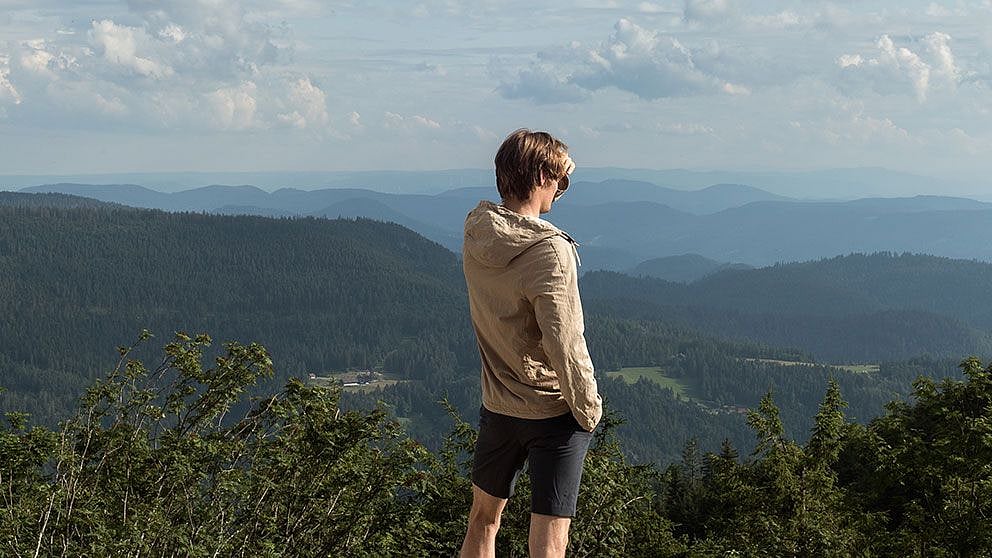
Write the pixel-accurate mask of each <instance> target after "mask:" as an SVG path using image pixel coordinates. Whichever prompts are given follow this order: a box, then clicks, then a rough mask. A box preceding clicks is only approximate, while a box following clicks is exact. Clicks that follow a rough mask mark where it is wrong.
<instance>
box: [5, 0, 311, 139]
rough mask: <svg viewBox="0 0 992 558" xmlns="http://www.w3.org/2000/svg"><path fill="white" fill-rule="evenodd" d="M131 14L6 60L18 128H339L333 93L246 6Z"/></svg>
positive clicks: (191, 6) (154, 5) (156, 7)
mask: <svg viewBox="0 0 992 558" xmlns="http://www.w3.org/2000/svg"><path fill="white" fill-rule="evenodd" d="M282 3H283V4H294V3H293V2H290V1H289V0H282ZM307 7H308V6H307V4H300V5H293V6H287V9H307ZM127 8H128V11H127V14H126V15H124V16H119V17H106V18H100V19H94V20H92V21H90V22H89V23H88V25H81V26H80V29H78V30H68V31H66V30H62V31H61V32H55V33H53V34H51V36H48V37H43V38H38V39H33V40H27V41H20V42H18V43H16V44H10V45H8V46H7V48H6V50H5V51H2V53H0V103H4V102H6V103H7V105H8V110H7V114H8V117H9V118H12V119H15V118H21V119H22V120H24V121H28V120H30V121H33V122H46V121H47V122H50V123H53V124H54V123H56V122H57V123H59V125H70V126H77V127H83V128H86V127H93V128H101V127H107V126H114V125H118V126H123V125H126V126H132V127H137V128H144V129H152V130H179V131H182V130H226V131H247V130H259V129H271V128H282V127H285V128H294V129H314V130H320V129H321V128H323V127H326V126H327V125H328V122H329V120H330V119H329V116H328V111H327V95H326V93H325V92H324V91H323V89H322V88H321V87H320V86H319V85H318V83H317V81H316V80H315V79H314V78H313V76H310V75H307V74H304V73H301V72H298V71H294V70H293V69H292V66H291V59H292V54H293V53H292V48H291V47H290V46H288V41H286V40H285V37H283V36H281V31H280V29H279V28H278V26H274V25H272V24H271V23H269V22H267V21H265V20H263V19H260V17H262V16H263V15H264V14H260V13H259V12H256V11H250V10H249V6H248V5H247V3H246V2H243V1H239V0H232V1H229V2H217V1H214V0H164V1H151V0H131V1H129V2H128V3H127ZM11 104H15V105H17V106H16V110H15V109H12V108H11V107H10V106H9V105H11ZM0 106H2V105H0Z"/></svg>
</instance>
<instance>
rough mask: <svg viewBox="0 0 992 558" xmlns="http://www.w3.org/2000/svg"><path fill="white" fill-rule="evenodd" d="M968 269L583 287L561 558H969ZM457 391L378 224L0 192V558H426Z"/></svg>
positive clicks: (800, 267) (467, 412) (873, 259)
mask: <svg viewBox="0 0 992 558" xmlns="http://www.w3.org/2000/svg"><path fill="white" fill-rule="evenodd" d="M990 270H992V266H990V265H988V264H980V263H978V262H963V261H959V260H946V259H943V258H933V257H930V256H920V255H910V254H902V255H897V254H873V255H857V254H855V255H848V256H843V257H839V258H834V259H830V260H821V261H816V262H807V263H803V264H789V265H780V266H773V267H770V268H763V269H758V270H728V271H724V272H721V273H718V274H716V275H713V276H710V277H707V278H705V279H703V280H701V281H697V282H695V283H691V284H689V285H684V284H674V283H666V282H664V281H660V280H656V279H646V278H632V277H627V276H624V275H620V274H615V273H600V272H596V273H589V274H586V275H585V276H583V277H582V279H581V281H580V289H581V291H582V296H583V301H584V306H585V308H586V336H587V339H588V343H589V348H590V352H591V354H592V357H593V360H594V362H595V364H596V367H597V378H598V381H599V383H600V390H601V392H602V394H603V395H604V398H605V400H606V408H607V410H608V419H607V420H606V421H605V424H604V425H603V427H601V429H600V431H599V432H598V434H597V442H596V446H595V449H594V450H593V451H592V453H591V454H590V456H589V460H588V464H587V469H586V471H587V473H586V478H585V480H584V484H585V485H584V488H583V492H582V494H583V499H582V500H581V501H580V511H579V517H578V518H577V523H578V524H577V526H576V528H575V529H573V533H574V536H573V540H572V543H571V545H572V547H571V549H572V554H571V555H577V556H728V555H738V556H921V557H922V556H985V555H989V553H990V552H992V548H990V543H989V537H992V535H990V534H989V533H990V530H989V525H988V522H989V515H988V512H989V511H990V510H989V509H988V506H989V504H988V503H987V502H989V496H990V495H989V491H990V489H992V488H990V487H992V479H990V471H989V469H988V467H987V466H986V465H987V464H988V463H990V462H992V455H990V454H989V451H990V448H989V446H990V443H992V442H990V440H992V431H990V430H989V429H990V423H989V420H990V418H989V415H990V413H992V402H990V397H992V395H990V391H989V382H990V379H989V376H990V372H989V370H988V369H987V368H985V367H983V365H982V364H980V362H979V360H977V358H974V357H970V355H983V354H988V353H992V344H990V343H989V338H990V336H989V332H988V329H987V328H988V325H989V322H988V321H987V320H988V316H987V314H988V313H987V311H986V309H987V308H988V307H989V306H987V305H984V303H985V301H986V299H987V298H989V297H990V296H992V295H989V292H992V290H986V289H985V287H987V286H988V284H989V280H990V277H992V272H990ZM788 285H795V286H794V287H790V288H785V287H786V286H788ZM890 285H891V288H890V287H889V286H890ZM947 285H952V286H954V288H953V289H949V288H944V286H947ZM804 297H805V298H804ZM804 300H806V301H808V303H804ZM969 300H970V304H969ZM831 301H833V304H831ZM138 332H142V333H141V334H140V341H139V342H136V343H135V342H132V340H133V339H134V338H135V336H136V335H138ZM176 332H180V333H176ZM181 332H209V333H210V335H211V336H212V337H213V338H216V339H220V340H224V341H228V340H237V341H231V342H229V343H223V344H220V345H218V344H215V343H212V342H211V341H210V340H209V338H208V337H207V336H204V335H198V334H193V335H187V334H185V333H181ZM174 334H175V336H174ZM163 345H164V352H163ZM963 359H964V362H963V363H962V364H960V366H959V363H961V361H962V360H963ZM625 371H627V372H625ZM630 371H639V372H637V373H632V372H630ZM645 371H648V372H645ZM962 371H963V373H964V375H963V376H962ZM357 374H372V375H378V376H377V377H382V378H385V379H386V380H388V381H383V382H381V383H373V384H370V385H369V386H368V387H342V383H343V380H342V378H345V377H354V376H355V375H357ZM311 375H312V377H311ZM479 397H480V388H479V355H478V350H477V347H476V345H475V339H474V336H473V334H472V329H471V326H470V324H469V320H468V308H467V301H466V295H465V287H464V279H463V277H462V274H461V265H460V262H459V259H458V257H457V255H455V254H453V253H451V252H450V251H448V250H446V249H444V248H443V247H442V246H440V245H438V244H435V243H433V242H431V241H429V240H426V239H424V238H423V237H421V236H419V235H417V234H415V233H414V232H412V231H410V230H408V229H405V228H403V227H401V226H399V225H395V224H390V223H382V222H377V221H372V220H366V219H357V220H348V219H336V220H329V219H322V218H294V219H289V218H283V219H272V218H263V217H248V216H226V215H224V216H222V215H208V214H202V213H166V212H162V211H154V210H136V209H132V208H127V207H123V206H116V205H109V204H102V203H99V202H94V201H92V200H86V199H84V198H74V197H72V196H64V195H41V194H33V195H28V194H9V193H5V194H4V195H2V196H0V416H3V417H5V418H4V419H3V420H2V423H3V427H2V428H3V429H2V431H0V432H2V434H0V490H2V492H3V496H2V499H0V515H2V516H3V517H4V520H3V521H2V522H0V533H2V536H0V545H3V546H2V547H0V548H2V550H0V554H2V555H8V554H9V555H14V556H18V555H55V554H58V555H109V554H135V553H137V554H151V555H214V554H218V555H243V554H259V553H261V554H263V555H264V554H266V553H268V554H270V555H280V554H282V555H284V554H285V553H287V552H289V553H291V554H297V555H342V556H344V555H347V556H362V555H367V556H383V555H424V556H427V555H450V554H452V552H453V551H454V549H455V548H456V547H457V544H458V543H459V542H460V537H461V535H462V532H463V529H464V517H462V514H461V513H452V510H466V511H467V506H468V503H469V497H470V490H469V481H468V476H467V470H466V468H465V467H466V463H468V460H469V459H470V457H471V449H472V442H473V435H474V431H473V427H474V425H475V424H476V421H477V415H478V409H479V404H480V402H479ZM526 491H527V487H526V483H524V486H522V487H520V492H519V493H520V494H521V495H520V496H518V497H517V498H516V499H515V500H514V502H513V503H512V504H511V506H510V509H508V511H507V518H506V520H505V521H504V530H503V535H501V539H500V545H501V549H502V550H501V551H500V555H510V556H518V555H519V556H522V555H524V554H525V552H524V551H525V547H524V546H523V545H525V544H526V537H524V536H522V533H523V532H524V531H525V530H526V519H525V516H526V510H525V509H524V508H525V503H526V502H527V501H528V498H527V496H526ZM735 553H736V554H735Z"/></svg>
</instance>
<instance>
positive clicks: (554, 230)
mask: <svg viewBox="0 0 992 558" xmlns="http://www.w3.org/2000/svg"><path fill="white" fill-rule="evenodd" d="M559 235H560V236H563V237H565V238H566V239H568V240H569V241H571V240H572V239H571V238H570V237H569V236H568V235H567V234H565V233H564V232H563V231H562V230H561V229H559V228H558V227H556V226H554V225H552V224H551V223H549V222H547V221H545V220H544V219H540V218H537V217H528V216H526V215H521V214H519V213H516V212H514V211H511V210H509V209H507V208H505V207H503V206H502V205H498V204H495V203H493V202H490V201H481V202H479V205H478V206H477V207H476V208H475V209H473V210H472V211H470V212H469V214H468V217H467V218H466V219H465V239H464V243H465V244H464V249H465V251H466V252H467V253H468V254H470V255H471V256H472V257H473V258H475V259H476V260H477V261H478V262H479V263H481V264H483V265H486V266H489V267H506V266H507V264H509V263H510V261H511V260H513V258H516V257H517V256H519V255H520V254H521V253H522V252H523V251H524V250H526V249H528V248H530V247H531V246H533V245H534V244H536V243H538V242H540V241H542V240H544V239H546V238H551V237H553V236H559Z"/></svg>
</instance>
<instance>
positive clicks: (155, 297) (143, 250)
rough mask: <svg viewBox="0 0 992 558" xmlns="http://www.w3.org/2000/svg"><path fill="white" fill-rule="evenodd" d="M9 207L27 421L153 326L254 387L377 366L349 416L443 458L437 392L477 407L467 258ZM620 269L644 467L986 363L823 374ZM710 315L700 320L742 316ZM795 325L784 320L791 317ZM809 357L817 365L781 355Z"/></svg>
mask: <svg viewBox="0 0 992 558" xmlns="http://www.w3.org/2000/svg"><path fill="white" fill-rule="evenodd" d="M8 198H9V199H8V201H10V200H15V201H17V203H13V202H11V203H9V205H8V206H6V207H0V310H2V313H0V371H2V376H0V386H3V387H5V388H6V390H7V391H5V392H3V393H0V411H18V412H27V413H29V414H30V415H31V417H32V421H33V422H34V423H35V424H42V425H47V426H55V425H56V424H57V422H58V421H59V420H61V419H64V418H66V416H67V413H68V412H69V409H72V408H73V407H74V405H75V403H76V401H77V400H78V397H79V396H80V394H82V393H83V391H84V390H85V388H86V386H88V385H90V384H91V383H92V382H93V381H94V380H95V379H96V378H98V377H100V375H101V374H102V373H103V372H104V371H105V370H107V369H108V367H109V366H110V365H111V363H112V362H113V358H114V353H113V347H115V346H118V345H120V344H122V343H124V342H125V340H127V339H129V338H131V337H132V336H133V335H134V333H135V332H137V331H140V330H142V329H147V330H150V331H152V332H154V333H155V334H156V335H161V336H165V337H168V336H169V335H170V332H174V331H179V330H184V331H209V332H211V334H213V335H215V336H216V337H217V338H220V339H249V340H252V341H256V342H259V343H262V344H263V345H264V346H265V347H267V348H268V350H269V351H270V352H271V354H272V358H273V360H274V362H275V363H276V365H277V366H276V370H278V374H277V377H276V378H274V379H273V380H271V382H270V384H269V385H266V386H261V387H260V388H258V389H261V390H264V389H273V387H274V386H278V385H281V384H282V383H284V382H285V381H287V380H288V379H289V378H290V377H301V378H307V377H309V375H310V374H314V375H315V376H318V377H328V376H331V377H333V376H334V375H335V374H339V373H341V372H344V371H348V370H366V369H367V370H375V371H379V372H381V373H383V374H386V375H388V377H389V378H392V379H393V380H394V382H392V385H388V386H384V387H381V388H376V389H373V390H361V391H353V390H349V391H347V392H346V393H344V394H343V395H342V399H343V405H344V406H345V407H346V408H348V409H371V408H374V407H376V406H377V405H379V404H380V403H383V404H385V405H386V408H388V409H389V410H390V412H391V414H392V416H395V417H397V418H401V419H403V421H404V424H405V425H406V428H407V430H408V432H409V433H410V434H411V435H412V436H414V437H415V438H416V439H418V440H420V441H422V442H423V443H425V444H427V446H428V447H431V448H435V449H436V448H437V447H439V444H440V443H441V441H442V439H443V435H444V432H445V427H444V424H445V422H444V421H445V419H446V415H445V412H444V410H443V409H442V407H441V406H440V405H439V404H438V401H439V400H441V399H442V398H447V400H448V401H450V402H451V404H452V405H454V407H455V408H456V409H458V411H459V412H460V413H461V416H463V417H466V418H467V419H472V417H474V416H475V415H476V413H477V410H478V407H479V383H478V382H479V372H478V368H479V364H478V358H479V357H478V351H477V348H476V346H475V340H474V337H473V334H472V331H471V326H470V324H469V322H468V309H467V303H466V297H465V291H464V279H463V278H462V275H461V269H460V263H459V261H458V258H457V256H456V255H455V254H452V253H451V252H450V251H448V250H445V249H444V248H442V247H441V246H439V245H437V244H434V243H432V242H430V241H428V240H426V239H424V238H422V237H420V236H419V235H417V234H415V233H413V232H411V231H409V230H407V229H404V228H402V227H400V226H398V225H394V224H388V223H380V222H376V221H370V220H327V219H316V218H305V219H271V218H262V217H236V216H217V215H206V214H197V213H166V212H161V211H152V210H135V209H130V208H124V207H121V206H106V205H104V206H99V205H94V204H92V203H91V202H90V201H88V200H85V199H84V198H72V197H70V196H62V195H51V196H50V197H49V196H46V195H37V194H36V195H28V194H16V195H8ZM18 200H19V201H18ZM73 200H81V201H80V206H81V207H72V202H73ZM47 202H51V205H50V206H46V205H45V203H47ZM15 206H16V207H15ZM32 206H33V207H32ZM611 277H613V276H612V275H609V274H606V275H600V274H593V276H592V277H589V276H587V277H584V278H583V280H582V282H581V285H580V288H582V290H583V296H584V297H585V304H586V306H587V324H586V325H587V338H588V341H589V346H590V351H591V353H592V356H593V359H594V362H595V363H596V366H597V369H598V371H599V372H598V375H599V381H600V385H601V389H602V392H603V394H604V396H605V397H606V398H607V399H609V401H610V403H611V404H612V406H613V408H614V409H615V410H616V412H617V413H618V414H619V415H621V416H623V417H625V418H627V419H628V420H627V422H626V423H625V424H624V425H623V426H621V427H619V428H618V429H617V434H618V436H619V438H620V439H621V440H622V441H623V446H624V448H625V451H626V452H627V455H628V456H629V457H630V458H631V459H633V460H635V462H638V463H655V464H659V465H664V464H666V463H669V462H671V461H673V460H677V459H679V457H680V455H681V451H682V447H683V445H684V444H685V443H686V442H687V441H688V440H690V439H693V438H695V439H697V440H698V441H699V443H700V445H701V447H703V448H706V449H710V450H715V449H717V448H719V447H720V444H721V443H722V442H723V440H724V439H729V440H730V441H731V442H732V443H733V444H735V445H736V446H737V447H740V448H742V449H744V450H749V449H750V448H751V447H752V446H753V440H752V437H751V436H750V433H749V432H748V430H747V426H746V424H745V421H744V416H743V414H742V409H744V408H752V407H754V406H755V405H757V403H758V402H759V400H760V399H761V397H762V396H763V395H764V394H765V393H766V392H767V391H768V390H773V391H774V392H775V394H776V398H777V400H778V401H779V405H780V407H781V412H782V414H783V417H784V418H785V419H786V424H788V425H789V431H788V434H789V435H790V436H793V437H795V438H796V439H798V440H803V439H805V437H806V436H807V434H806V433H807V431H808V428H809V425H810V424H811V420H812V416H813V414H814V413H815V409H816V405H817V403H818V401H819V398H820V396H821V395H822V391H823V389H825V386H826V385H827V382H828V381H829V380H830V379H833V380H835V381H836V382H837V383H838V384H839V385H840V387H841V389H842V390H843V391H844V393H845V396H846V397H847V398H848V401H849V403H850V408H849V413H850V415H851V416H852V417H853V418H854V419H856V420H859V421H862V422H863V421H866V420H868V419H870V418H872V417H874V416H876V415H878V414H879V413H880V412H881V411H882V406H883V405H884V404H885V402H887V401H889V400H891V399H893V398H894V397H902V396H905V395H906V394H907V393H908V392H909V389H910V385H911V382H912V381H913V379H914V378H915V377H916V376H917V375H919V374H921V373H925V374H929V375H931V376H934V377H944V376H947V375H951V374H954V373H955V363H956V362H957V361H958V360H960V358H961V357H963V356H965V355H968V354H982V351H981V350H980V349H981V346H974V345H972V346H969V345H967V344H966V343H961V344H960V346H959V347H957V348H958V349H959V350H957V351H951V352H950V353H947V352H945V353H943V354H939V355H936V356H931V357H923V358H922V359H921V358H919V357H917V358H916V359H915V360H912V359H895V360H885V361H882V360H880V361H876V362H877V364H878V366H877V371H876V372H872V373H870V374H857V373H851V372H848V371H846V370H845V369H842V368H837V367H833V366H827V365H820V364H817V363H816V360H815V358H814V357H815V356H816V355H814V354H813V353H812V352H811V351H809V350H807V349H804V348H792V349H778V348H775V345H770V344H766V343H765V342H763V341H761V340H760V339H757V338H755V339H749V338H744V337H738V338H737V339H735V340H726V338H723V337H721V336H718V335H716V334H714V333H713V332H707V331H706V330H705V328H702V327H701V328H693V327H691V326H690V324H687V323H685V322H684V320H681V319H680V315H679V314H677V313H674V312H661V313H656V312H653V309H654V308H655V306H653V302H652V301H653V300H655V299H654V298H652V297H653V293H652V291H650V290H639V291H638V290H634V291H632V290H629V289H627V290H625V289H626V285H627V283H626V282H625V281H628V279H627V278H625V277H624V276H616V277H615V279H616V282H615V288H613V289H610V292H611V293H612V294H613V295H614V296H618V295H621V294H622V295H624V296H627V297H633V296H635V295H638V296H640V297H641V298H640V300H639V301H637V302H633V303H628V304H625V303H624V300H633V299H632V298H626V299H616V298H605V297H603V296H601V294H600V291H602V290H603V288H602V286H601V284H602V281H603V280H604V279H605V278H611ZM658 284H663V282H658ZM638 293H640V294H638ZM708 312H709V314H705V313H703V312H700V313H699V314H698V315H701V316H707V315H708V316H712V317H713V318H714V319H717V318H716V313H717V312H723V315H724V316H725V318H724V320H728V319H729V318H726V316H730V315H732V313H731V311H722V310H720V311H717V310H709V311H708ZM685 313H686V312H685V311H683V312H682V314H683V315H684V314H685ZM784 323H785V324H786V325H785V326H783V325H781V324H779V325H777V326H776V327H786V326H788V325H789V323H790V322H784ZM756 331H757V330H756ZM910 332H911V334H912V335H915V336H917V337H918V336H920V335H921V334H920V333H919V332H918V331H916V330H912V328H910ZM886 335H889V337H891V336H892V335H893V334H892V333H886ZM851 336H852V334H851V332H850V331H842V332H838V334H837V335H835V336H834V337H829V336H828V337H824V338H822V339H821V341H822V342H824V343H832V344H833V345H835V346H838V347H846V348H847V349H848V350H849V351H850V352H851V359H852V360H850V361H848V362H853V363H857V362H862V361H859V360H858V359H857V358H856V355H857V351H856V346H853V345H852V344H849V343H848V339H849V338H850V337H851ZM727 337H728V338H730V339H733V337H732V336H727ZM756 337H757V336H756ZM854 337H856V336H854ZM912 340H913V339H912V338H907V339H903V338H899V337H896V338H894V339H887V340H885V341H878V344H879V345H886V344H888V345H889V346H895V345H900V346H902V345H906V344H907V343H911V342H912ZM791 346H793V347H795V346H796V345H791ZM797 361H801V362H805V363H812V364H813V365H810V366H800V367H796V366H789V365H786V364H782V363H789V362H797ZM643 366H650V367H659V368H660V369H661V370H662V371H663V374H664V375H665V376H666V377H667V378H669V379H671V381H675V382H679V383H681V384H682V385H684V386H685V388H686V389H685V390H684V391H683V393H681V394H676V393H675V392H674V391H673V390H671V389H668V388H666V387H665V386H663V385H660V384H658V383H654V382H650V381H642V382H640V383H638V384H628V383H626V382H624V381H623V380H620V379H618V378H614V377H611V376H610V375H609V373H608V372H609V371H612V370H619V369H622V368H625V367H643ZM686 394H688V397H687V396H686ZM472 420H474V419H472Z"/></svg>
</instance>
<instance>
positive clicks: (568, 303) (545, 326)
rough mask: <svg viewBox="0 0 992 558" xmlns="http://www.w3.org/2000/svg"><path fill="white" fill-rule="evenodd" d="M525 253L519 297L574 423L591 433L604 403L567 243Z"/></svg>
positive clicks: (556, 241) (557, 241) (546, 243)
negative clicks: (526, 302) (521, 295)
mask: <svg viewBox="0 0 992 558" xmlns="http://www.w3.org/2000/svg"><path fill="white" fill-rule="evenodd" d="M535 248H536V250H535ZM528 252H531V254H529V255H530V256H531V257H532V262H528V264H530V265H528V266H527V267H528V271H527V272H526V273H527V276H526V279H525V281H524V291H525V293H526V296H527V299H528V300H529V301H530V303H531V305H532V306H533V308H534V314H535V317H536V318H537V325H538V327H539V328H540V329H541V345H542V347H543V349H544V352H545V354H546V355H547V357H548V360H549V362H548V363H547V364H549V365H550V366H551V368H552V369H553V370H554V371H555V373H556V374H557V375H558V383H559V384H560V385H561V393H562V396H563V397H564V398H565V401H566V403H568V406H569V408H570V409H571V410H572V414H573V415H574V416H575V419H576V420H577V421H578V422H579V424H580V425H581V426H582V427H583V428H585V429H586V430H588V431H592V430H594V429H595V428H596V425H597V424H598V423H599V419H600V417H601V416H602V414H603V402H602V399H601V398H600V396H599V391H598V387H597V385H596V377H595V376H594V369H593V364H592V359H591V358H590V357H589V350H588V348H587V347H586V340H585V337H584V335H583V334H584V331H585V324H584V322H583V316H582V302H581V301H580V300H579V281H578V271H577V269H576V261H575V257H574V253H573V248H572V246H571V243H570V242H569V241H568V240H565V239H564V238H562V237H553V238H549V239H546V240H543V241H541V242H540V243H539V245H537V246H534V247H532V249H531V250H529V251H528ZM529 259H531V258H529Z"/></svg>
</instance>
